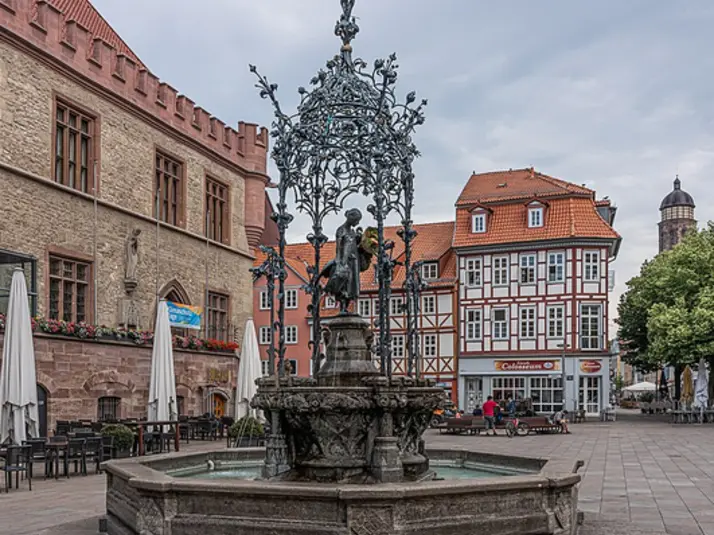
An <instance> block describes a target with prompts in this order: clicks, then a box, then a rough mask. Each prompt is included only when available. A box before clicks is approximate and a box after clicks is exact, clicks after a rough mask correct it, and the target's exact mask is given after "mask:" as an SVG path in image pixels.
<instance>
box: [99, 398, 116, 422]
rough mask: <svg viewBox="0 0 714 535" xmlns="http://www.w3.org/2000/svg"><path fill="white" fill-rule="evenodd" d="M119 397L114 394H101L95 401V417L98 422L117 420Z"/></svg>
mask: <svg viewBox="0 0 714 535" xmlns="http://www.w3.org/2000/svg"><path fill="white" fill-rule="evenodd" d="M120 406H121V398H119V397H116V396H103V397H101V398H99V400H98V402H97V419H98V420H99V421H100V422H113V421H117V420H119V416H120V410H119V408H120Z"/></svg>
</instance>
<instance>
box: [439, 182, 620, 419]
mask: <svg viewBox="0 0 714 535" xmlns="http://www.w3.org/2000/svg"><path fill="white" fill-rule="evenodd" d="M614 216H615V208H614V207H612V206H611V204H610V202H609V201H607V200H604V201H598V200H596V197H595V192H594V191H592V190H590V189H588V188H586V187H584V186H579V185H576V184H572V183H569V182H565V181H563V180H559V179H556V178H553V177H549V176H547V175H544V174H541V173H538V172H536V171H534V170H533V169H532V168H531V169H520V170H510V171H502V172H491V173H484V174H474V175H472V176H471V178H470V179H469V181H468V183H467V184H466V186H465V187H464V189H463V191H462V192H461V195H460V196H459V198H458V201H457V203H456V226H455V232H454V238H453V250H454V252H455V254H456V258H457V265H458V279H459V284H458V288H459V289H458V317H459V320H458V321H459V342H458V362H459V366H458V368H459V393H460V395H459V406H460V407H462V408H464V409H466V410H471V409H473V408H475V407H477V406H479V405H480V404H481V403H482V402H483V401H484V399H485V398H486V396H488V395H493V397H494V399H495V400H497V401H499V400H505V399H507V398H509V397H512V398H514V399H524V398H530V399H531V400H532V402H533V408H534V410H536V411H538V412H544V413H549V412H553V411H555V410H559V409H560V407H561V406H563V405H565V407H567V408H568V409H570V410H573V409H575V408H578V409H585V410H586V412H588V413H596V412H599V410H600V409H601V408H602V407H603V406H604V405H605V404H607V397H608V393H609V359H608V356H609V354H608V347H607V319H608V318H607V309H608V307H607V305H608V274H609V270H608V266H609V263H610V262H611V261H612V260H613V259H614V257H615V255H616V254H617V250H618V247H619V244H620V237H619V236H618V234H617V233H616V232H615V230H614V229H613V227H612V224H613V220H614Z"/></svg>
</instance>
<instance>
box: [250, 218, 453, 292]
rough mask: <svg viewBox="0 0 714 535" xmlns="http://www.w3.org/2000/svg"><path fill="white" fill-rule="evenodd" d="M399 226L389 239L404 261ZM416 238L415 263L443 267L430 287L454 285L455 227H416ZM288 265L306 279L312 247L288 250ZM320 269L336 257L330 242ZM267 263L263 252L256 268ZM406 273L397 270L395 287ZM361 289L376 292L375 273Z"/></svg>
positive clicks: (387, 233) (364, 279)
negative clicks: (426, 262)
mask: <svg viewBox="0 0 714 535" xmlns="http://www.w3.org/2000/svg"><path fill="white" fill-rule="evenodd" d="M399 228H400V227H399V226H390V227H385V229H384V234H385V237H386V239H388V240H393V241H394V243H395V247H394V255H393V256H394V258H396V259H397V260H399V261H403V255H404V243H403V242H402V240H401V238H400V237H399V236H398V235H397V231H398V230H399ZM414 229H415V230H416V231H417V237H416V239H415V240H414V247H413V249H412V262H416V261H419V260H424V261H434V262H436V261H438V262H439V263H440V277H439V279H437V280H430V281H429V285H430V286H445V285H452V284H454V282H455V280H456V262H455V258H454V255H453V253H452V252H451V240H452V238H453V235H454V223H453V222H451V221H448V222H441V223H423V224H417V225H414ZM285 256H286V261H287V263H288V266H289V267H290V268H291V269H292V270H293V271H295V272H296V273H297V274H298V275H300V276H301V277H303V278H306V279H307V277H308V274H307V266H306V264H312V263H313V262H314V251H313V247H312V245H310V244H309V243H296V244H291V245H288V246H287V249H286V255H285ZM320 256H321V262H320V263H321V265H323V266H324V265H325V264H326V263H327V262H329V261H330V260H332V259H333V258H334V257H335V242H334V241H329V242H327V243H326V244H325V245H324V246H323V247H322V249H321V252H320ZM264 260H265V255H264V254H263V253H261V252H260V251H258V252H256V259H255V262H254V265H256V266H257V265H260V264H261V263H262V262H263V261H264ZM404 278H405V272H404V267H403V266H397V267H396V268H395V273H394V283H395V284H401V283H403V282H404ZM360 279H361V283H362V288H363V289H364V290H374V289H376V284H375V282H374V269H373V268H372V267H370V269H368V270H367V271H365V272H363V273H362V275H361V277H360Z"/></svg>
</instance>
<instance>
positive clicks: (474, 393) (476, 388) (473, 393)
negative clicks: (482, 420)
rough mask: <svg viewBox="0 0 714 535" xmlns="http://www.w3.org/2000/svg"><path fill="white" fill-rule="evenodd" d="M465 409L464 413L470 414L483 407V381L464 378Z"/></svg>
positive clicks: (474, 378)
mask: <svg viewBox="0 0 714 535" xmlns="http://www.w3.org/2000/svg"><path fill="white" fill-rule="evenodd" d="M465 388H466V407H464V411H465V412H466V413H468V414H471V413H472V412H473V411H474V409H477V408H480V407H481V405H483V379H482V378H481V377H467V378H466V385H465Z"/></svg>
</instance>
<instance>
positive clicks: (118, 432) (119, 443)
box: [102, 424, 134, 459]
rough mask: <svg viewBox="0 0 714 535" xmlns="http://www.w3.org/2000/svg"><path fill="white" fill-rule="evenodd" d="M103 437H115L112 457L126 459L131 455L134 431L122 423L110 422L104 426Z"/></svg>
mask: <svg viewBox="0 0 714 535" xmlns="http://www.w3.org/2000/svg"><path fill="white" fill-rule="evenodd" d="M102 436H103V437H114V445H113V447H112V459H124V458H126V457H129V456H130V455H131V449H132V448H133V447H134V432H133V431H132V430H131V429H129V428H128V427H127V426H125V425H122V424H108V425H105V426H104V427H102Z"/></svg>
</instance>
